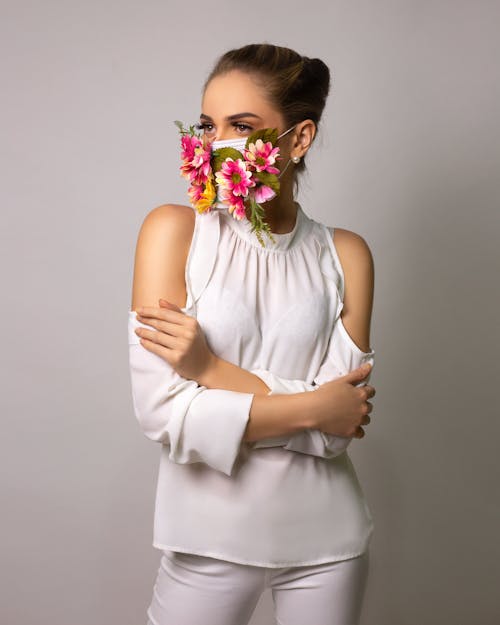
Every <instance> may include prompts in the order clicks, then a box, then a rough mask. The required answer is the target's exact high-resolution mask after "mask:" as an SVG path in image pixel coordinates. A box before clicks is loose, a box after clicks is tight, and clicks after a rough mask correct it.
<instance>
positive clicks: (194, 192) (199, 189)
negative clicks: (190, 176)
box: [188, 184, 204, 204]
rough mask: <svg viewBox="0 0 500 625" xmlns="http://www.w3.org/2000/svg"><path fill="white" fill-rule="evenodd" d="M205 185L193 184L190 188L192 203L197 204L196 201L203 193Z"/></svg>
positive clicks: (189, 193)
mask: <svg viewBox="0 0 500 625" xmlns="http://www.w3.org/2000/svg"><path fill="white" fill-rule="evenodd" d="M203 190H204V185H203V184H192V185H191V186H190V187H189V189H188V195H189V199H190V200H191V204H196V202H197V201H198V200H199V199H200V198H201V194H202V193H203Z"/></svg>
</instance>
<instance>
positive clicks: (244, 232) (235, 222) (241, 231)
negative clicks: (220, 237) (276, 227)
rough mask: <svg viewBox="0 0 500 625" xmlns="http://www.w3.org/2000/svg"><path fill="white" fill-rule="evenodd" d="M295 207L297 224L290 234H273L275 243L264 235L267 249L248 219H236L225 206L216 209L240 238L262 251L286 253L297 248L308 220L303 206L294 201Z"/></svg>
mask: <svg viewBox="0 0 500 625" xmlns="http://www.w3.org/2000/svg"><path fill="white" fill-rule="evenodd" d="M294 205H295V207H296V209H297V213H296V217H295V224H294V226H293V228H292V230H291V231H290V232H282V233H277V232H273V233H272V235H273V238H274V241H275V242H274V243H273V241H271V239H270V238H269V237H268V236H267V235H266V233H262V237H263V239H264V243H265V247H262V245H261V244H260V243H259V240H258V239H257V236H256V235H255V233H254V232H252V224H251V223H250V222H249V221H248V220H247V219H242V220H239V219H235V218H234V217H233V216H232V214H231V213H229V212H228V210H227V207H226V206H225V205H224V204H217V205H216V209H217V210H218V211H219V213H220V216H221V218H222V219H224V220H225V222H226V223H227V225H228V226H229V227H230V228H231V230H233V231H234V232H235V233H236V234H237V235H238V236H239V237H241V238H242V239H244V240H245V241H247V242H248V243H250V244H251V245H253V246H254V247H256V248H258V249H260V250H262V251H264V252H265V251H276V250H280V251H285V250H289V249H290V248H292V247H293V246H295V245H296V244H297V243H298V242H299V240H300V239H301V238H302V234H303V231H304V224H305V222H306V220H307V217H306V215H305V214H304V212H303V210H302V207H301V205H300V204H299V202H296V201H294Z"/></svg>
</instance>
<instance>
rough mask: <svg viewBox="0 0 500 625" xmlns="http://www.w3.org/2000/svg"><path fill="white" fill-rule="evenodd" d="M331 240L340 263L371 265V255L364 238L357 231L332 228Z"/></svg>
mask: <svg viewBox="0 0 500 625" xmlns="http://www.w3.org/2000/svg"><path fill="white" fill-rule="evenodd" d="M333 240H334V243H335V247H336V248H337V252H338V255H339V258H340V262H341V263H342V265H345V266H347V265H352V264H354V265H358V266H359V265H361V268H362V267H363V266H364V267H365V268H366V267H368V266H370V265H371V266H372V267H373V256H372V253H371V250H370V247H369V245H368V243H367V242H366V240H365V239H364V238H363V237H362V236H361V235H360V234H358V233H357V232H353V231H352V230H346V229H345V228H334V230H333Z"/></svg>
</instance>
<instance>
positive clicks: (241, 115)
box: [200, 70, 293, 144]
mask: <svg viewBox="0 0 500 625" xmlns="http://www.w3.org/2000/svg"><path fill="white" fill-rule="evenodd" d="M201 110H202V112H201V115H200V124H202V126H203V134H205V135H206V136H207V138H208V139H210V140H221V139H235V138H238V137H248V136H249V135H251V134H252V132H255V131H256V130H259V129H261V128H277V129H278V134H280V133H282V132H284V131H285V130H287V128H284V120H283V117H282V115H281V114H280V113H279V112H278V111H277V110H276V109H274V108H273V107H272V106H271V104H270V103H269V102H268V101H267V100H266V98H265V96H264V94H263V93H262V89H261V88H260V87H259V86H258V85H257V84H256V83H255V82H254V81H253V80H252V78H251V77H250V76H249V74H246V73H244V72H241V71H237V70H233V71H231V72H228V73H227V74H224V75H222V76H216V77H215V78H212V80H211V81H210V82H209V83H208V85H207V87H206V89H205V93H204V95H203V98H202V103H201ZM292 134H293V131H292V132H290V133H288V135H285V136H284V137H283V140H289V139H290V135H292ZM280 144H281V140H280Z"/></svg>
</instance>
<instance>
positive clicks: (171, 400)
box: [129, 44, 375, 625]
mask: <svg viewBox="0 0 500 625" xmlns="http://www.w3.org/2000/svg"><path fill="white" fill-rule="evenodd" d="M329 84H330V76H329V71H328V68H327V66H326V65H325V64H324V63H323V62H322V61H320V60H319V59H309V58H307V57H302V56H301V55H299V54H298V53H296V52H294V51H293V50H290V49H288V48H284V47H278V46H273V45H271V44H252V45H247V46H243V47H242V48H239V49H236V50H230V51H228V52H227V53H225V54H224V55H222V57H221V58H220V59H219V60H218V61H217V63H216V65H215V67H214V69H213V70H212V72H211V73H210V75H209V77H208V79H207V81H206V83H205V86H204V90H203V99H202V114H201V118H200V122H201V128H202V130H203V133H204V135H205V137H206V139H207V140H208V141H209V142H210V144H211V149H212V150H214V149H221V148H223V147H227V146H232V147H236V146H238V147H239V149H243V146H244V144H245V143H246V138H247V137H249V136H250V134H251V133H253V132H255V131H256V130H259V129H266V128H269V129H278V132H279V135H278V137H279V138H278V139H277V141H276V146H278V147H279V148H280V152H279V155H280V157H281V158H280V160H278V161H277V164H279V167H278V168H279V171H280V175H279V181H280V186H279V193H277V194H275V196H274V197H272V198H271V199H268V200H267V201H266V202H265V203H264V204H263V207H264V208H265V216H264V220H265V223H266V224H267V226H268V228H269V230H270V231H271V237H268V238H267V239H266V244H265V246H262V244H261V242H259V241H258V238H257V236H256V234H255V232H254V231H253V230H252V227H251V223H250V221H249V219H250V215H249V214H247V215H246V217H247V218H248V219H241V220H240V219H235V218H234V215H233V214H232V212H230V211H229V210H227V196H224V194H221V193H218V202H217V204H216V206H215V207H213V209H212V210H210V211H206V212H205V213H204V214H202V213H199V212H198V211H197V210H193V208H192V207H190V206H183V205H173V204H167V205H162V206H159V207H157V208H155V209H154V210H152V211H151V212H150V213H149V214H148V215H147V216H146V218H145V220H144V222H143V225H142V227H141V230H140V233H139V237H138V242H137V249H136V256H135V269H134V282H133V295H132V306H131V310H130V311H129V349H130V352H129V353H130V371H131V381H132V392H133V400H134V410H135V414H136V416H137V419H138V420H139V423H140V425H141V427H142V429H143V431H144V433H145V435H146V436H147V437H149V438H150V439H152V440H154V441H157V442H159V443H161V444H162V447H161V461H160V469H159V478H158V486H157V497H156V508H155V523H154V540H153V545H154V546H155V547H156V548H158V549H160V550H162V552H163V553H162V558H161V564H160V568H159V571H158V577H157V580H156V584H155V588H154V593H153V599H152V601H151V605H150V606H149V609H148V617H149V622H148V623H149V625H151V624H153V625H201V624H203V625H212V624H213V625H243V624H245V623H248V621H249V620H250V618H251V615H252V612H253V610H254V608H255V605H256V604H257V602H258V599H259V597H260V595H261V593H262V591H263V590H264V589H265V588H266V587H269V588H271V590H272V595H273V601H274V605H275V611H276V618H277V620H278V622H279V623H281V625H305V624H306V623H314V625H327V624H328V625H354V624H355V623H357V622H358V620H359V615H360V611H361V604H362V598H363V594H364V589H365V584H366V579H367V572H368V543H369V540H370V537H371V534H372V531H373V522H372V517H371V514H370V511H369V508H368V505H367V503H366V501H365V499H364V496H363V492H362V490H361V487H360V484H359V482H358V480H357V477H356V474H355V471H354V468H353V466H352V463H351V461H350V459H349V456H348V454H347V452H346V447H347V445H348V444H349V442H350V441H351V440H352V438H361V437H363V436H364V434H365V432H364V430H363V427H362V426H363V425H367V424H368V423H369V422H370V417H369V415H368V413H369V412H371V410H372V408H373V406H372V404H371V403H370V402H369V401H368V399H370V398H372V397H373V396H374V394H375V389H374V388H373V386H371V385H368V384H367V381H368V378H369V375H370V370H371V365H373V355H374V351H373V350H372V349H370V348H369V326H370V317H371V309H372V300H373V262H372V256H371V253H370V250H369V248H368V246H367V244H366V242H365V241H364V239H363V238H362V237H361V236H359V235H357V234H355V233H354V232H351V231H349V230H344V229H340V228H335V229H332V228H327V227H326V226H324V225H323V224H321V223H319V222H316V221H315V220H313V219H312V218H311V217H309V216H308V215H306V213H305V212H304V211H303V209H302V207H301V206H300V204H299V203H298V202H296V201H295V200H294V199H293V196H294V194H293V192H294V184H295V189H296V185H297V174H298V173H300V172H301V171H303V170H304V157H305V155H306V153H307V152H308V150H309V148H310V147H311V145H312V143H313V140H314V138H315V136H316V133H317V129H318V125H319V121H320V118H321V114H322V111H323V108H324V105H325V101H326V97H327V95H328V92H329ZM341 313H342V314H341ZM363 363H365V366H361V365H362V364H363ZM312 391H313V392H312ZM292 591H293V592H292Z"/></svg>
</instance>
